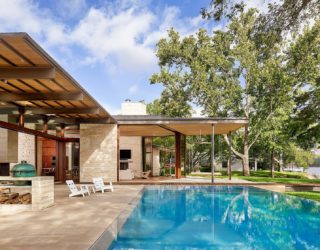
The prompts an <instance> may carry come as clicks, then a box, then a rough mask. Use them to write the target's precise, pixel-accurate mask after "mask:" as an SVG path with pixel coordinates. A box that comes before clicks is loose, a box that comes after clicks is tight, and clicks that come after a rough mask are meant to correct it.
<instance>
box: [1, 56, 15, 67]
mask: <svg viewBox="0 0 320 250" xmlns="http://www.w3.org/2000/svg"><path fill="white" fill-rule="evenodd" d="M0 66H1V67H8V66H13V65H12V62H10V61H9V60H8V59H6V58H4V57H3V56H2V55H1V54H0Z"/></svg>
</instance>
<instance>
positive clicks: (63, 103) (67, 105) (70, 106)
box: [59, 101, 75, 108]
mask: <svg viewBox="0 0 320 250" xmlns="http://www.w3.org/2000/svg"><path fill="white" fill-rule="evenodd" d="M59 103H60V104H61V105H63V106H64V107H67V108H75V107H74V106H73V105H71V104H70V103H69V102H68V101H59Z"/></svg>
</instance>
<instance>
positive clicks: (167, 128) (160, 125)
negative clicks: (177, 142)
mask: <svg viewBox="0 0 320 250" xmlns="http://www.w3.org/2000/svg"><path fill="white" fill-rule="evenodd" d="M158 126H159V127H160V128H164V129H166V130H169V131H170V132H173V133H180V132H179V131H177V130H175V129H173V128H170V127H168V126H166V125H163V124H158Z"/></svg>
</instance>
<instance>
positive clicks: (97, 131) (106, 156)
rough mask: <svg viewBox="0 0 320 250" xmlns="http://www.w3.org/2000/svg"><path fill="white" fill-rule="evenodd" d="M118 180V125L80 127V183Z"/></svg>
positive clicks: (85, 125) (87, 125) (83, 125)
mask: <svg viewBox="0 0 320 250" xmlns="http://www.w3.org/2000/svg"><path fill="white" fill-rule="evenodd" d="M99 176H101V177H103V178H104V180H111V181H116V180H117V125H115V124H81V125H80V181H81V182H92V178H93V177H99Z"/></svg>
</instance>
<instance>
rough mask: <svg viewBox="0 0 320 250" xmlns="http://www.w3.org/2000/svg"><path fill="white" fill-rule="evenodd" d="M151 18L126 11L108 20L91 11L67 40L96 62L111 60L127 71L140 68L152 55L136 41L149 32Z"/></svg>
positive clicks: (100, 10)
mask: <svg viewBox="0 0 320 250" xmlns="http://www.w3.org/2000/svg"><path fill="white" fill-rule="evenodd" d="M154 18H155V17H154V15H153V14H152V13H150V12H147V11H140V12H138V13H136V12H135V10H134V9H128V10H125V11H122V12H120V13H118V14H117V15H114V16H110V15H108V14H107V13H106V12H105V11H104V9H96V8H91V9H90V10H89V12H88V14H87V15H86V17H85V18H84V19H83V20H81V22H80V23H79V24H78V25H77V27H76V28H75V29H74V30H73V32H72V33H71V34H70V38H71V39H72V41H73V42H74V43H77V44H79V45H81V46H82V47H84V48H86V49H87V51H88V52H89V54H90V55H91V57H94V58H95V59H96V61H98V62H102V63H103V62H105V61H107V60H113V61H114V63H116V64H118V65H119V66H121V68H122V69H123V68H124V69H127V70H128V69H130V70H135V69H138V68H144V67H148V66H149V65H150V64H152V63H153V61H154V55H153V51H152V49H151V48H149V47H146V46H144V45H143V44H141V43H140V42H139V41H137V40H138V39H139V37H143V36H144V35H145V34H146V33H147V32H148V31H149V30H150V27H151V24H152V22H153V19H154Z"/></svg>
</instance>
